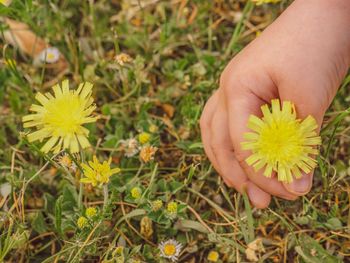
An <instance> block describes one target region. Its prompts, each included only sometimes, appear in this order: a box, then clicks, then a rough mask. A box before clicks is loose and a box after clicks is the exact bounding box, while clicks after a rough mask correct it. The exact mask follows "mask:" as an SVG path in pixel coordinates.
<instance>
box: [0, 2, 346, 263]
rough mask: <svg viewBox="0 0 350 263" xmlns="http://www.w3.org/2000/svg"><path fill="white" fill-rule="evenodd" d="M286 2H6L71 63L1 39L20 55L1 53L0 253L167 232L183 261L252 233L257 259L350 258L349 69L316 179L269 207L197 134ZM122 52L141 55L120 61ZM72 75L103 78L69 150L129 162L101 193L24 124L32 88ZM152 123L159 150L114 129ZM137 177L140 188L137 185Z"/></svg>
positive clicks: (37, 256) (56, 249) (87, 253)
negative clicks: (80, 147) (226, 71)
mask: <svg viewBox="0 0 350 263" xmlns="http://www.w3.org/2000/svg"><path fill="white" fill-rule="evenodd" d="M287 5H288V2H287V1H283V2H282V3H281V4H278V5H263V6H260V7H254V6H253V5H251V4H248V5H246V2H245V1H201V0H193V1H141V0H139V1H136V0H135V1H134V0H125V1H118V0H113V1H112V0H111V1H107V0H100V1H78V0H69V1H68V0H62V1H57V0H53V1H30V0H25V1H19V0H18V1H13V3H12V5H11V6H10V7H8V8H6V7H0V16H7V17H9V18H12V19H15V20H18V21H21V22H24V23H26V24H28V25H29V26H30V28H31V29H32V30H33V31H34V32H35V33H36V34H37V35H38V36H40V37H43V38H44V39H45V40H46V41H48V42H49V43H50V44H51V45H53V46H56V47H57V48H59V50H60V51H61V53H62V54H63V55H64V56H65V58H66V59H67V61H68V64H69V67H68V70H67V71H66V72H65V73H64V75H63V76H62V75H60V74H58V73H57V72H55V70H53V69H50V68H49V67H36V66H34V65H33V61H32V58H31V57H29V56H26V55H23V54H21V52H20V50H18V48H15V47H13V46H10V45H7V43H6V42H5V41H4V40H3V38H2V40H0V48H1V50H2V52H1V54H2V55H1V61H2V62H4V61H5V59H14V60H15V61H16V66H15V67H10V66H8V65H6V64H5V63H1V64H0V189H5V188H8V186H9V185H10V186H11V188H10V190H11V192H10V194H9V195H8V196H6V197H4V196H1V194H0V209H1V210H0V262H2V261H4V262H137V261H136V260H140V262H150V263H151V262H163V261H162V260H163V259H161V258H160V256H159V250H158V249H157V246H158V244H159V243H160V242H161V241H164V240H167V239H169V238H174V239H176V240H177V241H178V242H181V243H182V244H183V247H184V249H183V250H182V252H181V255H180V259H179V262H207V255H208V253H209V251H211V250H215V251H217V252H219V254H220V261H218V262H246V261H247V259H246V255H245V251H246V248H247V245H248V243H250V242H252V241H254V240H255V239H256V238H262V239H263V244H264V247H265V251H264V252H257V256H258V257H259V259H260V262H318V263H319V262H343V261H345V262H346V261H347V260H349V257H350V234H349V226H350V206H349V200H350V199H349V196H350V195H349V193H350V192H349V176H348V175H349V173H350V170H349V168H348V167H349V161H348V156H349V142H350V139H349V138H350V137H349V135H348V126H349V123H350V118H349V113H350V110H349V109H348V102H349V100H350V94H349V91H348V90H349V85H348V84H349V79H350V76H348V77H347V79H346V80H345V81H344V85H343V86H342V88H341V89H340V90H339V92H338V95H337V97H336V98H335V100H334V102H333V104H332V106H331V108H330V109H329V111H328V112H327V116H326V120H325V124H324V128H323V130H322V137H323V146H322V149H321V155H320V156H319V158H318V161H319V168H317V170H316V173H315V179H314V187H313V189H312V191H311V192H310V193H309V194H308V195H306V196H305V197H302V198H299V199H298V200H297V201H293V202H289V201H284V200H281V199H275V198H274V199H273V201H272V203H271V205H270V208H269V209H266V210H256V209H254V208H251V207H250V205H249V202H248V200H247V197H246V196H241V195H239V194H237V193H236V192H235V191H234V190H232V189H229V188H227V187H226V186H225V185H224V183H223V181H222V180H221V179H220V177H219V176H218V175H217V174H216V173H215V171H214V170H213V168H212V167H211V165H210V163H209V161H208V160H207V159H206V157H205V154H204V151H203V147H202V144H201V141H200V131H199V126H198V119H199V117H200V114H201V110H202V108H203V106H204V104H205V101H206V100H207V98H208V97H209V96H210V95H211V93H212V92H213V91H214V90H215V89H216V88H217V86H218V78H219V76H220V72H221V71H222V69H223V68H224V67H225V65H226V64H227V62H228V61H229V60H230V58H231V57H232V56H234V54H236V53H237V52H238V51H239V50H240V49H242V48H243V47H244V46H245V45H246V44H247V43H249V42H250V41H251V40H253V39H254V38H255V35H256V31H257V30H261V29H264V28H265V27H266V26H267V25H268V24H269V23H271V22H272V21H273V20H274V19H275V17H277V16H278V14H279V13H280V12H282V11H283V10H284V8H285V7H287ZM242 13H244V14H243V16H240V14H242ZM239 17H241V18H240V19H239ZM237 18H238V19H237ZM0 30H1V32H3V31H4V30H6V26H5V24H4V23H1V24H0ZM1 35H2V33H1ZM120 52H124V53H127V54H129V55H130V56H131V57H132V58H133V61H132V62H131V63H127V64H126V65H125V66H122V67H121V66H119V65H117V63H116V61H115V60H114V59H113V57H114V56H115V55H116V54H119V53H120ZM65 78H68V79H70V80H71V86H72V87H73V86H74V87H77V86H78V84H79V83H80V82H82V81H90V82H92V83H94V92H93V93H94V98H95V100H96V103H97V106H98V109H97V113H96V114H97V115H98V116H99V117H100V118H99V120H98V121H97V123H94V124H90V125H87V127H88V129H89V130H90V134H91V135H90V138H89V140H90V142H91V144H92V145H93V147H92V148H90V149H88V150H85V151H84V153H83V154H78V155H77V156H75V157H74V158H77V164H78V165H79V164H80V161H83V160H84V159H85V160H90V159H91V158H92V155H93V154H96V155H97V156H98V157H99V159H100V160H107V159H108V158H109V157H112V166H113V167H116V166H119V167H121V169H122V173H120V174H118V175H115V176H113V177H112V178H111V181H110V183H109V185H108V189H109V191H108V192H109V195H108V198H107V199H106V200H105V201H104V193H103V190H102V188H98V187H97V188H92V187H89V186H83V187H81V185H80V184H79V178H80V176H81V174H80V172H79V169H77V172H76V173H74V172H69V171H67V169H65V168H63V167H62V166H61V165H60V164H59V163H58V162H57V158H53V155H52V154H48V155H45V154H42V153H41V152H40V150H38V149H40V143H34V144H32V143H28V142H27V141H26V139H25V136H23V133H22V132H23V131H24V130H23V128H22V123H21V117H22V116H24V115H25V114H27V113H28V108H29V106H30V105H31V104H32V103H33V102H34V94H35V93H36V92H37V91H49V90H50V89H49V88H50V86H51V83H55V82H59V81H61V80H63V79H65ZM154 126H155V127H157V128H158V130H157V131H155V132H154V133H152V138H151V143H152V145H154V146H156V147H158V151H157V153H156V156H155V160H154V161H151V162H150V163H146V164H143V165H142V164H141V162H140V160H139V158H138V156H135V157H133V158H126V157H125V156H124V154H123V151H122V150H121V149H120V145H119V144H118V142H119V141H120V140H121V139H127V138H130V137H135V136H137V135H138V134H139V133H140V132H142V131H149V130H150V128H151V127H154ZM6 186H7V187H6ZM133 187H139V188H140V189H141V190H142V195H141V197H140V198H138V199H135V198H133V197H132V195H131V189H132V188H133ZM2 191H4V190H2ZM2 193H3V192H2ZM158 199H160V200H162V201H163V208H162V209H161V210H159V211H157V212H154V211H152V209H151V205H150V204H151V202H152V201H154V200H158ZM171 201H175V202H176V203H177V204H178V208H177V215H176V216H173V217H169V216H167V213H166V208H165V206H166V205H167V204H168V203H169V202H171ZM104 204H105V207H104V208H103V205H104ZM91 206H94V207H96V208H97V209H98V215H97V216H95V217H94V218H93V219H91V220H90V222H89V226H87V227H85V228H84V229H79V228H78V227H77V223H76V222H77V219H78V218H79V217H80V216H82V215H84V211H85V209H86V208H87V207H91ZM146 215H147V216H148V217H149V218H150V219H151V220H152V224H151V225H150V224H149V222H150V221H147V219H144V217H145V216H146ZM147 222H148V223H147ZM150 229H152V230H153V232H152V231H151V230H150ZM150 233H151V234H150ZM118 246H122V247H124V249H123V251H122V252H121V251H120V250H118V249H117V247H118ZM103 260H104V261H103ZM133 260H134V261H133ZM164 262H166V261H164Z"/></svg>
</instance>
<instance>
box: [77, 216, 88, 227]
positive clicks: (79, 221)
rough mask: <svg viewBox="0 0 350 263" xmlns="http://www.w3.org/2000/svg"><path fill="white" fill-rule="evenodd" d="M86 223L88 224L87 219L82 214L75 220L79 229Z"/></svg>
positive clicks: (85, 225)
mask: <svg viewBox="0 0 350 263" xmlns="http://www.w3.org/2000/svg"><path fill="white" fill-rule="evenodd" d="M88 224H89V221H88V220H87V218H86V217H84V216H81V217H79V218H78V220H77V225H78V227H79V228H80V229H83V228H85V227H87V226H88Z"/></svg>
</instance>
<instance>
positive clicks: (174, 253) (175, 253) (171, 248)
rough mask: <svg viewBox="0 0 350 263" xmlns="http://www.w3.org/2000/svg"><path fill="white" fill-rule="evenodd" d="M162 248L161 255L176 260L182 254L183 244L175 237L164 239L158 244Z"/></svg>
mask: <svg viewBox="0 0 350 263" xmlns="http://www.w3.org/2000/svg"><path fill="white" fill-rule="evenodd" d="M158 248H159V250H160V255H161V256H162V257H163V258H168V259H170V260H171V261H172V262H176V261H177V260H178V257H179V255H180V252H181V249H182V244H181V243H179V242H177V241H176V240H175V239H169V240H167V241H163V242H161V243H160V244H159V245H158Z"/></svg>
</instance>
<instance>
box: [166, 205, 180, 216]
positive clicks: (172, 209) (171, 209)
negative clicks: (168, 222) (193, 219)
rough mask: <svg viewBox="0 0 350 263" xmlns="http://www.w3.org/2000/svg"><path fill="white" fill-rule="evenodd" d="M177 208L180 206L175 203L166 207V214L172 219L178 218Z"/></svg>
mask: <svg viewBox="0 0 350 263" xmlns="http://www.w3.org/2000/svg"><path fill="white" fill-rule="evenodd" d="M177 208H178V205H177V203H176V202H175V201H172V202H170V203H168V205H167V207H166V213H167V216H168V217H169V218H170V219H174V218H175V217H176V216H177Z"/></svg>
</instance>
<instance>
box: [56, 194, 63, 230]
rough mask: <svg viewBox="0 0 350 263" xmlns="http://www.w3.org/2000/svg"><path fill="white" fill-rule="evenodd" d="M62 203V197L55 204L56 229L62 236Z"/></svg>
mask: <svg viewBox="0 0 350 263" xmlns="http://www.w3.org/2000/svg"><path fill="white" fill-rule="evenodd" d="M62 201H63V196H62V195H61V196H60V197H59V198H58V199H57V201H56V204H55V228H56V229H57V232H58V233H60V234H62V232H63V231H62Z"/></svg>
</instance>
